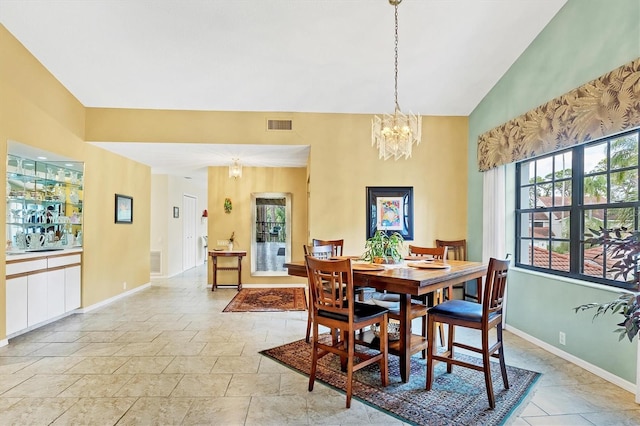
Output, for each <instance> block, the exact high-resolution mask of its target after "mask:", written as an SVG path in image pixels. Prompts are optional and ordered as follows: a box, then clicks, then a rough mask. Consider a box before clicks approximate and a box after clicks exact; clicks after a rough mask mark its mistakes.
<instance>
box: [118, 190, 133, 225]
mask: <svg viewBox="0 0 640 426" xmlns="http://www.w3.org/2000/svg"><path fill="white" fill-rule="evenodd" d="M115 217H116V223H133V197H129V196H128V195H122V194H116V202H115Z"/></svg>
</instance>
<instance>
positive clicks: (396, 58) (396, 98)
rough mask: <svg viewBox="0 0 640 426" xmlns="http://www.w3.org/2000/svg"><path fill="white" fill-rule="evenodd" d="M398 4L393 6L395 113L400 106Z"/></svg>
mask: <svg viewBox="0 0 640 426" xmlns="http://www.w3.org/2000/svg"><path fill="white" fill-rule="evenodd" d="M398 4H399V2H398V3H396V4H395V9H396V13H395V20H396V25H395V36H396V38H395V47H394V52H395V64H394V65H395V74H394V78H395V86H394V98H395V101H396V111H399V110H400V105H399V104H398Z"/></svg>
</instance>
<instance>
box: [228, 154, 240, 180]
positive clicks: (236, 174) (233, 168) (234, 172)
mask: <svg viewBox="0 0 640 426" xmlns="http://www.w3.org/2000/svg"><path fill="white" fill-rule="evenodd" d="M232 161H233V164H231V165H229V177H230V178H234V179H238V178H241V177H242V164H240V163H238V159H237V158H234V159H232Z"/></svg>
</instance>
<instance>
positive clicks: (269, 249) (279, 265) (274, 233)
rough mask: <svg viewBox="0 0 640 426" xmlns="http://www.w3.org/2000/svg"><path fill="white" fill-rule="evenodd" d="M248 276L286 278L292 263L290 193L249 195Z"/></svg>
mask: <svg viewBox="0 0 640 426" xmlns="http://www.w3.org/2000/svg"><path fill="white" fill-rule="evenodd" d="M251 223H252V226H251V275H257V276H282V275H287V270H286V268H285V267H284V263H285V262H288V261H290V260H291V193H288V192H257V193H252V194H251Z"/></svg>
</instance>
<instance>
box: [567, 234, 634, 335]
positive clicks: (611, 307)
mask: <svg viewBox="0 0 640 426" xmlns="http://www.w3.org/2000/svg"><path fill="white" fill-rule="evenodd" d="M589 236H590V237H591V238H588V239H587V240H585V243H587V244H591V245H604V246H605V250H606V253H607V256H608V257H609V259H612V260H614V261H615V262H614V263H613V265H611V266H610V267H609V271H611V272H612V273H613V276H614V278H618V277H623V278H624V279H625V280H626V281H627V282H628V283H630V284H631V285H632V286H633V288H634V289H635V290H636V291H635V292H625V293H621V294H620V295H619V296H618V298H617V299H615V300H613V301H611V302H605V303H597V302H592V303H586V304H584V305H580V306H577V307H576V308H574V310H575V312H576V313H577V312H580V311H584V310H587V309H596V313H595V314H594V315H593V318H594V319H595V318H597V317H598V316H600V315H602V314H605V313H607V312H610V313H612V314H615V313H620V314H621V315H622V316H624V320H623V321H622V322H620V323H619V324H618V326H620V327H621V328H618V329H616V330H615V332H616V333H619V334H620V339H619V340H622V339H624V338H625V336H626V337H627V338H628V339H629V341H630V342H632V341H633V338H634V337H635V336H637V335H638V332H639V331H640V292H638V279H639V277H640V274H638V256H639V255H640V231H638V230H629V229H628V228H625V227H618V228H612V229H604V228H600V229H599V230H597V231H596V230H593V229H592V230H591V234H589Z"/></svg>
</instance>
